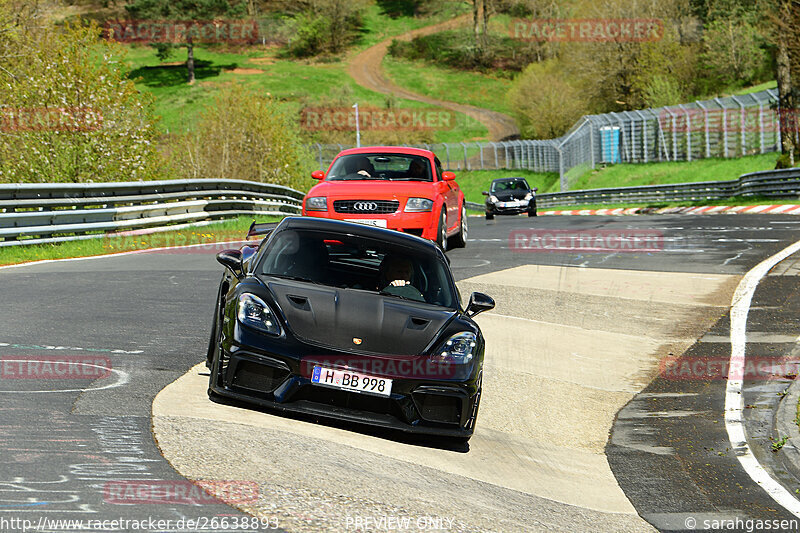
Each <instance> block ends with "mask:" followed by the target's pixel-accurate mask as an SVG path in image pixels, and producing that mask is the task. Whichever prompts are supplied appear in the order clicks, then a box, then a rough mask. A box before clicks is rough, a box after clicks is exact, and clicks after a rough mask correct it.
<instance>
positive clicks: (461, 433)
mask: <svg viewBox="0 0 800 533" xmlns="http://www.w3.org/2000/svg"><path fill="white" fill-rule="evenodd" d="M255 234H267V235H268V236H267V237H265V238H264V240H263V241H262V242H261V244H260V245H259V246H258V247H255V246H244V247H243V248H241V249H238V250H226V251H223V252H220V253H219V254H218V255H217V259H218V261H219V262H220V263H221V264H223V265H224V266H225V267H226V271H225V273H224V275H223V277H222V281H221V282H220V286H219V292H218V295H217V302H216V311H215V313H214V320H213V324H212V328H211V339H210V341H209V348H208V355H207V362H206V364H207V366H208V367H209V369H210V378H209V388H208V392H209V396H210V397H211V398H212V399H214V398H215V397H218V396H222V397H227V398H233V399H237V400H243V401H246V402H252V403H254V404H258V405H262V406H266V407H270V408H275V409H278V410H282V411H291V412H298V413H306V414H310V415H313V416H319V417H328V418H335V419H339V420H345V421H349V422H358V423H364V424H371V425H376V426H383V427H387V428H395V429H399V430H402V431H407V432H417V433H425V434H434V435H441V436H445V437H452V438H455V439H457V440H460V441H466V440H468V439H469V437H470V436H471V435H472V432H473V431H474V428H475V420H476V418H477V414H478V405H479V403H480V398H481V383H482V376H483V354H484V339H483V335H482V333H481V330H480V328H479V327H478V325H477V324H476V323H475V321H474V320H473V317H474V316H475V315H476V314H478V313H480V312H482V311H486V310H488V309H492V308H493V307H494V300H492V299H491V298H490V297H488V296H486V295H485V294H481V293H473V294H472V296H471V297H470V301H469V304H468V305H467V307H466V308H462V305H461V300H460V295H459V292H458V289H457V288H456V285H455V282H454V280H453V275H452V273H451V271H450V267H449V261H448V259H447V257H446V256H445V255H444V253H443V252H442V250H441V248H440V247H439V246H437V245H436V243H434V242H432V241H429V240H426V239H422V238H420V237H416V236H413V235H409V234H406V233H400V232H397V231H393V230H388V229H383V228H377V227H372V226H366V225H363V224H356V223H351V222H342V221H338V220H331V219H322V218H311V217H288V218H285V219H284V220H283V221H282V222H280V223H279V224H277V226H275V225H274V224H273V225H271V226H269V225H262V226H257V225H255V224H254V226H253V227H252V228H251V231H250V235H255Z"/></svg>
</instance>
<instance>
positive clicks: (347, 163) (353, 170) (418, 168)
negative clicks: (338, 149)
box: [326, 154, 433, 181]
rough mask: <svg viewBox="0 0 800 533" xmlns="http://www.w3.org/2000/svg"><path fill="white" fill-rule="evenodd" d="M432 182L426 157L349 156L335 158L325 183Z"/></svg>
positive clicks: (390, 155)
mask: <svg viewBox="0 0 800 533" xmlns="http://www.w3.org/2000/svg"><path fill="white" fill-rule="evenodd" d="M375 179H378V180H393V181H433V177H432V174H431V164H430V161H428V159H427V158H426V157H422V156H418V155H409V154H350V155H343V156H342V157H340V158H338V159H337V160H336V162H335V163H334V164H333V167H331V170H330V172H328V176H327V177H326V180H330V181H339V180H375Z"/></svg>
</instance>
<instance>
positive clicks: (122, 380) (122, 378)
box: [0, 359, 131, 394]
mask: <svg viewBox="0 0 800 533" xmlns="http://www.w3.org/2000/svg"><path fill="white" fill-rule="evenodd" d="M12 361H14V362H17V361H20V362H23V363H41V361H40V360H37V359H12ZM76 364H79V365H84V366H93V367H95V368H102V369H103V370H108V371H109V372H112V373H114V374H116V375H117V379H116V380H114V381H113V382H111V383H108V384H106V385H103V386H102V387H87V388H85V389H50V390H0V394H52V393H62V392H91V391H95V390H105V389H115V388H117V387H121V386H123V385H125V384H126V383H128V381H130V379H131V378H130V375H129V374H128V373H127V372H125V371H124V370H119V369H116V368H109V367H106V366H101V365H94V364H91V363H83V362H78V363H76ZM54 379H55V378H54Z"/></svg>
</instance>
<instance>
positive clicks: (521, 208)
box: [483, 178, 538, 220]
mask: <svg viewBox="0 0 800 533" xmlns="http://www.w3.org/2000/svg"><path fill="white" fill-rule="evenodd" d="M537 190H538V189H537V188H536V187H533V188H531V186H530V185H528V182H527V181H525V178H498V179H496V180H494V181H492V185H491V187H490V189H489V190H488V191H483V195H484V196H486V220H492V219H493V218H494V216H495V215H518V214H520V213H528V216H529V217H535V216H536V214H537V213H536V191H537Z"/></svg>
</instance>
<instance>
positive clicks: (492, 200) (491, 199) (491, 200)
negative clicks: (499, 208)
mask: <svg viewBox="0 0 800 533" xmlns="http://www.w3.org/2000/svg"><path fill="white" fill-rule="evenodd" d="M489 201H490V202H492V203H493V204H496V203H497V196H495V195H494V194H493V195H491V196H489Z"/></svg>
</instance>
